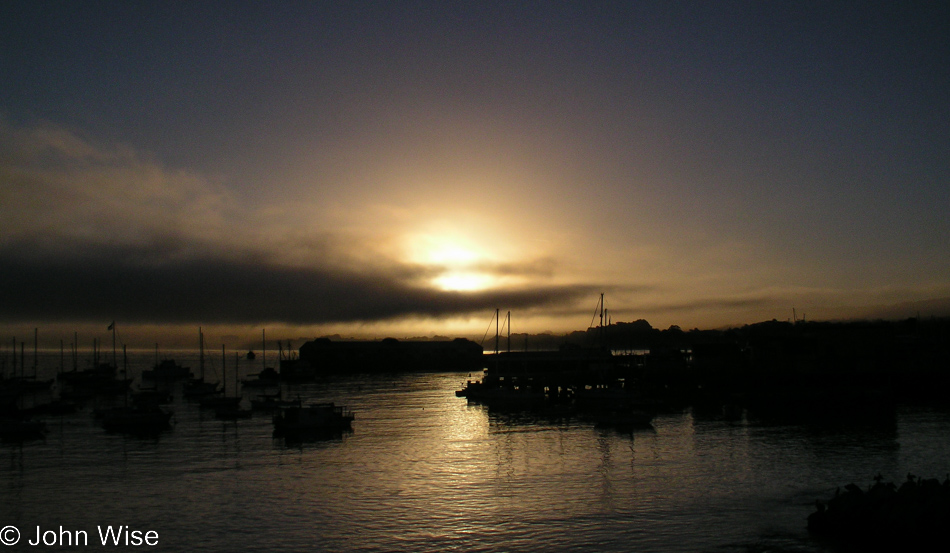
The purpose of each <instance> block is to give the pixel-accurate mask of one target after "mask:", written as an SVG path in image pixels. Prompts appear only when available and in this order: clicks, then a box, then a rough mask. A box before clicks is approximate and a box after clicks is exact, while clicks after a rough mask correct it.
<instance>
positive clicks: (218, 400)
mask: <svg viewBox="0 0 950 553" xmlns="http://www.w3.org/2000/svg"><path fill="white" fill-rule="evenodd" d="M234 361H235V363H234V387H235V392H236V391H237V390H236V388H237V382H238V379H237V356H236V355H235V360H234ZM227 374H228V372H227V368H226V360H225V352H224V345H223V344H222V345H221V380H222V381H223V382H224V391H223V394H222V395H221V396H217V397H208V398H205V400H202V402H201V406H202V407H209V406H213V407H214V416H215V417H217V418H219V419H227V420H233V419H246V418H248V417H250V416H251V410H250V409H244V408H242V407H241V396H239V395H235V396H233V397H231V396H228V376H227ZM209 404H210V405H209Z"/></svg>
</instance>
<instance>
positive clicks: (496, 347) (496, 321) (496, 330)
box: [495, 307, 501, 359]
mask: <svg viewBox="0 0 950 553" xmlns="http://www.w3.org/2000/svg"><path fill="white" fill-rule="evenodd" d="M499 311H501V310H500V309H498V308H497V307H496V308H495V355H496V357H495V359H498V357H497V355H498V313H499Z"/></svg>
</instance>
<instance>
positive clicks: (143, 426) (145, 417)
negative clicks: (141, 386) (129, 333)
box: [99, 346, 172, 434]
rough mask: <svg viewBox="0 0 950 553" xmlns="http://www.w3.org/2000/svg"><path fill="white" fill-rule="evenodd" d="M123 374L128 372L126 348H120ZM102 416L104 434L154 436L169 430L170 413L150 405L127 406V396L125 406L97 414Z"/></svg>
mask: <svg viewBox="0 0 950 553" xmlns="http://www.w3.org/2000/svg"><path fill="white" fill-rule="evenodd" d="M122 363H123V372H127V371H128V356H127V355H126V348H125V346H122ZM99 414H100V415H101V416H102V427H103V428H104V429H105V430H106V432H123V433H126V434H154V433H157V432H161V431H162V430H166V429H168V428H169V421H171V418H172V413H171V411H165V410H164V409H162V408H160V407H158V406H157V405H152V404H141V403H137V404H133V405H129V396H128V394H126V396H125V405H123V406H121V407H113V408H112V409H107V410H105V411H101V412H100V413H99Z"/></svg>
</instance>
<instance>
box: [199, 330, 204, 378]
mask: <svg viewBox="0 0 950 553" xmlns="http://www.w3.org/2000/svg"><path fill="white" fill-rule="evenodd" d="M198 367H199V368H200V369H201V381H202V382H204V381H205V336H204V334H202V333H201V327H200V326H199V327H198Z"/></svg>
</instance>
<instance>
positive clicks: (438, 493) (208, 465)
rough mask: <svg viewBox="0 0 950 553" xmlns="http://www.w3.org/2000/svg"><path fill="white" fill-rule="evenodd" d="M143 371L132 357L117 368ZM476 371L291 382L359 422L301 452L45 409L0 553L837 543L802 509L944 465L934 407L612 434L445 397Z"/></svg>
mask: <svg viewBox="0 0 950 553" xmlns="http://www.w3.org/2000/svg"><path fill="white" fill-rule="evenodd" d="M231 355H233V354H231ZM55 357H56V359H57V361H56V363H57V364H58V353H57V355H56V356H55ZM181 357H182V358H181V360H182V361H184V362H186V363H187V364H190V365H191V366H192V368H193V370H195V369H196V368H197V360H196V359H195V357H194V354H193V353H191V352H188V353H182V354H181ZM152 360H153V358H152V357H151V355H149V354H146V353H144V352H139V353H138V354H135V355H133V357H132V364H131V366H132V369H131V370H130V376H133V377H135V376H136V375H137V374H140V373H141V370H142V369H143V368H150V366H151V364H152ZM228 361H229V362H231V361H233V359H229V360H228ZM47 366H48V365H47ZM217 366H218V370H220V359H219V360H218V364H217ZM259 368H260V362H259V361H258V362H256V364H253V365H252V363H251V362H249V361H246V360H243V359H242V360H241V365H240V367H239V370H240V372H241V373H242V375H243V374H247V373H254V372H257V370H259ZM233 369H234V367H233V365H232V366H229V370H232V371H233ZM43 370H46V371H50V370H52V369H48V368H47V369H43ZM8 371H9V369H8ZM232 374H233V373H232ZM54 375H55V370H52V374H51V375H50V377H52V376H54ZM210 375H211V372H210V368H209V376H210ZM40 376H43V375H40ZM477 376H478V375H477V374H476V375H471V377H477ZM471 377H470V374H469V373H467V372H466V373H457V372H446V373H406V374H373V375H353V376H332V377H325V378H322V379H320V380H319V381H317V382H312V383H307V384H305V385H301V386H293V387H286V386H285V387H284V393H285V395H287V396H290V397H292V398H295V397H299V398H301V399H302V400H303V401H304V402H305V403H306V402H316V401H333V402H335V403H336V404H338V405H345V406H346V407H348V408H350V409H351V410H352V411H354V412H355V415H356V419H355V421H354V422H353V425H352V431H351V432H347V433H345V434H342V435H340V436H335V437H332V438H329V439H321V440H314V441H303V442H299V443H297V442H291V443H288V442H287V441H285V440H284V439H282V438H275V437H274V435H273V423H272V421H271V418H270V415H268V414H266V413H254V415H253V416H252V417H251V418H248V419H241V420H237V421H222V420H218V419H216V418H215V416H214V413H213V412H208V411H205V410H203V409H201V408H200V407H199V406H198V404H197V403H192V402H189V401H187V400H186V399H185V398H183V397H182V395H181V393H180V387H179V388H178V389H177V390H174V391H176V393H175V394H174V401H173V403H172V404H171V405H169V406H168V407H169V408H170V409H171V410H173V411H174V423H175V424H174V426H173V427H172V429H171V430H168V431H165V432H163V433H161V434H159V435H158V436H155V437H144V438H143V437H134V436H127V435H123V434H110V433H106V432H105V431H104V430H103V429H102V428H101V427H100V426H99V425H98V424H97V423H96V421H95V420H94V418H93V416H92V406H86V407H85V408H83V409H80V410H79V411H77V412H76V413H72V414H68V415H62V416H48V417H45V418H44V420H45V421H46V423H47V427H48V432H47V435H46V437H45V439H43V440H37V441H29V442H25V443H4V444H0V527H10V526H12V527H15V528H16V529H17V530H18V532H19V533H20V534H21V536H22V537H21V540H20V541H19V543H17V544H16V545H14V546H12V547H10V548H9V550H10V551H17V550H26V549H29V548H31V547H32V546H31V545H30V544H29V541H30V540H35V536H36V534H37V527H39V528H40V532H44V531H47V530H54V531H56V532H57V534H56V535H57V540H58V537H59V536H61V535H62V534H61V530H65V531H66V532H67V533H69V532H73V533H72V534H69V535H72V536H76V535H78V534H76V532H77V531H85V532H86V533H87V535H88V545H87V546H86V545H85V544H80V545H83V547H80V548H93V549H109V548H112V549H114V548H115V547H114V546H113V545H109V546H102V545H101V543H100V538H99V535H98V533H97V532H98V529H99V528H100V527H103V528H104V527H106V526H110V525H111V526H112V527H113V528H118V527H120V526H122V527H126V528H128V529H129V530H137V531H141V532H142V533H145V532H148V531H151V532H155V534H156V535H157V536H158V538H157V544H156V545H153V546H145V547H144V548H145V549H150V550H156V551H196V552H201V551H209V552H211V551H214V552H219V551H220V552H224V551H272V552H304V551H306V552H331V551H340V552H344V551H346V552H349V551H360V552H390V551H413V552H415V551H465V552H478V551H484V552H495V551H506V552H520V551H524V552H534V551H547V552H568V551H573V552H626V551H637V552H650V551H657V552H697V551H706V552H719V553H722V552H731V551H736V552H748V551H805V552H815V551H837V550H839V549H835V547H836V546H835V545H834V544H828V543H824V542H821V541H818V540H815V539H813V538H811V537H810V536H809V534H808V532H807V530H806V517H807V516H808V514H809V513H811V512H812V511H813V510H814V502H815V500H816V499H827V498H828V497H830V496H831V495H833V494H834V491H835V489H836V487H838V486H842V487H843V486H844V485H846V484H848V483H851V482H854V483H857V484H858V485H860V486H862V487H866V486H867V485H868V484H870V483H871V482H872V478H873V477H874V476H875V475H877V474H879V473H880V474H882V475H883V476H884V477H885V478H886V479H887V480H891V481H896V482H898V483H899V482H901V481H903V480H904V478H906V475H907V473H908V472H912V473H914V474H916V475H920V476H922V477H926V478H934V477H939V478H940V479H941V480H942V479H943V477H944V475H945V474H946V473H947V471H948V470H950V414H948V413H947V412H945V411H941V410H936V409H933V408H929V407H921V406H898V407H897V408H896V409H895V410H894V411H893V412H884V413H878V414H877V416H875V417H873V419H872V420H868V419H865V418H863V417H855V418H854V419H848V420H847V421H837V422H834V423H831V421H820V420H818V421H816V420H809V421H798V420H775V419H771V420H768V419H760V418H757V417H755V416H754V415H751V414H749V413H747V412H745V411H742V410H738V411H737V410H732V409H721V408H715V407H709V408H704V409H700V408H696V407H689V406H687V407H684V408H680V409H669V410H666V411H664V412H661V413H660V414H658V415H657V416H656V417H655V419H654V420H653V423H652V425H650V426H649V427H644V428H639V429H635V430H633V431H626V432H620V431H617V430H615V429H602V428H598V427H596V426H595V425H593V424H592V423H590V422H587V421H584V420H582V419H577V418H572V417H567V416H558V415H556V414H546V415H539V414H536V413H525V412H518V411H508V412H497V411H495V410H492V409H489V408H488V407H486V406H483V405H478V404H473V403H469V402H468V401H467V400H466V399H464V398H458V397H456V396H455V393H454V392H455V390H457V389H458V388H459V387H460V386H461V385H463V384H464V382H465V381H466V380H468V379H470V378H471ZM138 380H139V379H138V378H137V377H136V382H135V384H134V386H133V387H137V386H138ZM232 386H233V381H232V383H231V384H229V390H233V388H232ZM110 543H111V542H110ZM40 547H42V548H45V549H76V548H77V546H76V544H75V543H74V544H72V545H67V544H63V543H60V542H58V541H57V543H56V544H54V545H51V546H44V545H42V544H41V545H40Z"/></svg>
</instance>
